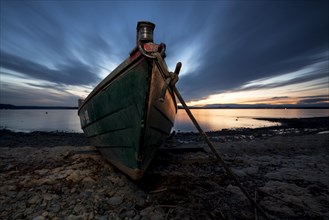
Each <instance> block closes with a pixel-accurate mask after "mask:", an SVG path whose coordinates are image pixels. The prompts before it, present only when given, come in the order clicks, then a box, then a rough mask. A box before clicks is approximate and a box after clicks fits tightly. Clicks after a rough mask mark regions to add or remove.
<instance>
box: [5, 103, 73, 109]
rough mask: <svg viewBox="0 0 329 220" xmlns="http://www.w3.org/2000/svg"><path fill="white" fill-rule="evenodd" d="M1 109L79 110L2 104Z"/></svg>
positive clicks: (68, 107)
mask: <svg viewBox="0 0 329 220" xmlns="http://www.w3.org/2000/svg"><path fill="white" fill-rule="evenodd" d="M0 109H78V107H70V106H17V105H10V104H0Z"/></svg>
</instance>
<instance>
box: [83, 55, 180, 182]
mask: <svg viewBox="0 0 329 220" xmlns="http://www.w3.org/2000/svg"><path fill="white" fill-rule="evenodd" d="M107 78H108V77H107ZM102 83H103V84H104V82H102ZM163 84H164V79H163V77H162V75H161V73H160V72H159V70H158V68H157V66H156V65H155V64H154V61H150V60H146V59H141V60H140V61H139V62H137V63H136V64H134V66H132V67H131V68H129V70H128V71H125V73H124V74H122V75H121V76H120V77H117V78H116V79H115V80H114V81H112V82H109V84H108V85H106V86H103V89H102V90H100V91H99V92H98V93H97V94H93V97H92V98H90V99H89V100H88V103H85V104H84V105H83V106H82V108H81V109H80V110H79V116H80V119H81V124H82V128H83V130H84V132H85V134H86V135H87V136H88V137H89V139H90V140H91V143H92V144H93V145H95V146H96V147H97V148H98V149H99V150H100V152H101V153H102V154H103V155H104V157H105V158H106V159H107V160H108V161H110V162H111V163H112V164H113V165H115V166H116V167H118V168H119V169H120V170H122V171H123V172H125V173H126V174H128V175H129V176H130V177H131V178H133V179H140V178H141V177H142V175H143V173H144V171H145V169H146V168H147V166H148V165H149V163H150V162H151V160H152V158H153V156H154V154H155V152H156V150H157V149H158V147H159V146H160V145H161V144H162V143H163V141H164V140H165V138H166V137H167V136H168V135H169V133H170V130H171V128H172V126H173V121H174V117H175V114H176V112H177V105H176V101H175V98H174V96H173V93H172V91H170V90H168V91H167V92H166V94H165V101H164V103H161V102H159V101H158V100H159V97H160V91H161V89H162V86H163Z"/></svg>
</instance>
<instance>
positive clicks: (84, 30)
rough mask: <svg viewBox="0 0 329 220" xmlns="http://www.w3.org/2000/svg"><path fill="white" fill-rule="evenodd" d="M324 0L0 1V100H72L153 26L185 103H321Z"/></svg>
mask: <svg viewBox="0 0 329 220" xmlns="http://www.w3.org/2000/svg"><path fill="white" fill-rule="evenodd" d="M328 4H329V3H328V1H326V0H324V1H316V0H314V1H292V0H291V1H289V0H287V1H265V0H262V1H86V0H85V1H1V14H0V37H1V42H0V43H1V44H0V46H1V47H0V52H1V57H0V67H1V70H0V71H1V75H0V83H1V84H0V85H1V87H0V103H2V104H4V103H6V104H13V105H37V106H77V100H78V99H79V98H84V97H86V96H87V95H88V94H89V93H90V92H91V91H92V89H93V88H94V87H95V86H96V85H97V84H98V83H99V82H100V81H101V80H102V79H103V78H104V77H105V76H106V75H108V74H109V73H110V72H111V71H112V70H113V69H114V68H115V67H116V66H118V65H119V64H120V63H121V62H122V61H123V60H125V59H126V58H127V57H128V56H129V52H130V51H131V50H132V49H133V48H134V47H135V43H136V42H135V41H136V33H135V32H136V25H137V22H138V21H142V20H146V21H151V22H153V23H155V24H156V27H155V30H154V41H155V42H156V43H161V42H163V43H165V44H166V45H167V51H166V54H167V58H166V62H167V64H168V66H169V69H170V70H172V71H173V70H174V68H175V65H176V63H177V62H179V61H180V62H182V64H183V66H182V69H181V73H180V79H179V82H178V83H177V88H178V89H179V90H180V92H181V94H182V96H183V97H184V98H185V100H186V101H187V103H188V105H191V106H205V105H215V104H223V105H226V104H268V105H300V106H327V107H329V88H328V87H329V71H328V66H329V61H328V60H329V59H328V57H329V56H328V54H329V46H328V45H329V43H328V42H329V40H328V39H329V34H328V30H329V15H328V8H329V5H328Z"/></svg>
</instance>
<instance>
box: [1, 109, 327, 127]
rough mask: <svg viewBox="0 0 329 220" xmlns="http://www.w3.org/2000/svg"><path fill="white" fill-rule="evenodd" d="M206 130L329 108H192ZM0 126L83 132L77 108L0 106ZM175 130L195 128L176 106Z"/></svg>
mask: <svg viewBox="0 0 329 220" xmlns="http://www.w3.org/2000/svg"><path fill="white" fill-rule="evenodd" d="M192 113H193V115H194V116H195V118H196V119H197V120H198V122H199V123H200V125H201V127H202V128H203V129H204V130H205V131H215V130H221V129H231V128H257V127H265V126H273V125H277V123H272V122H267V121H263V120H255V119H253V118H307V117H328V116H329V109H286V110H285V109H193V110H192ZM0 127H1V128H7V129H11V130H15V131H26V132H29V131H56V130H57V131H66V132H82V130H81V128H80V121H79V118H78V115H77V110H66V109H65V110H0ZM174 130H176V131H184V132H185V131H196V129H195V128H194V126H193V124H192V122H191V121H190V120H189V118H188V116H187V115H186V113H185V111H184V110H182V109H179V110H178V114H177V116H176V120H175V126H174Z"/></svg>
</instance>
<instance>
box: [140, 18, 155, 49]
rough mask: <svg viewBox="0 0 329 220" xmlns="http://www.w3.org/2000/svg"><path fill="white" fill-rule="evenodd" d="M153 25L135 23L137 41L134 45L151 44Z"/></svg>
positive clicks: (145, 22)
mask: <svg viewBox="0 0 329 220" xmlns="http://www.w3.org/2000/svg"><path fill="white" fill-rule="evenodd" d="M154 28H155V24H153V23H152V22H149V21H140V22H138V23H137V39H136V41H137V42H136V43H137V45H139V44H140V43H148V42H153V30H154Z"/></svg>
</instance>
